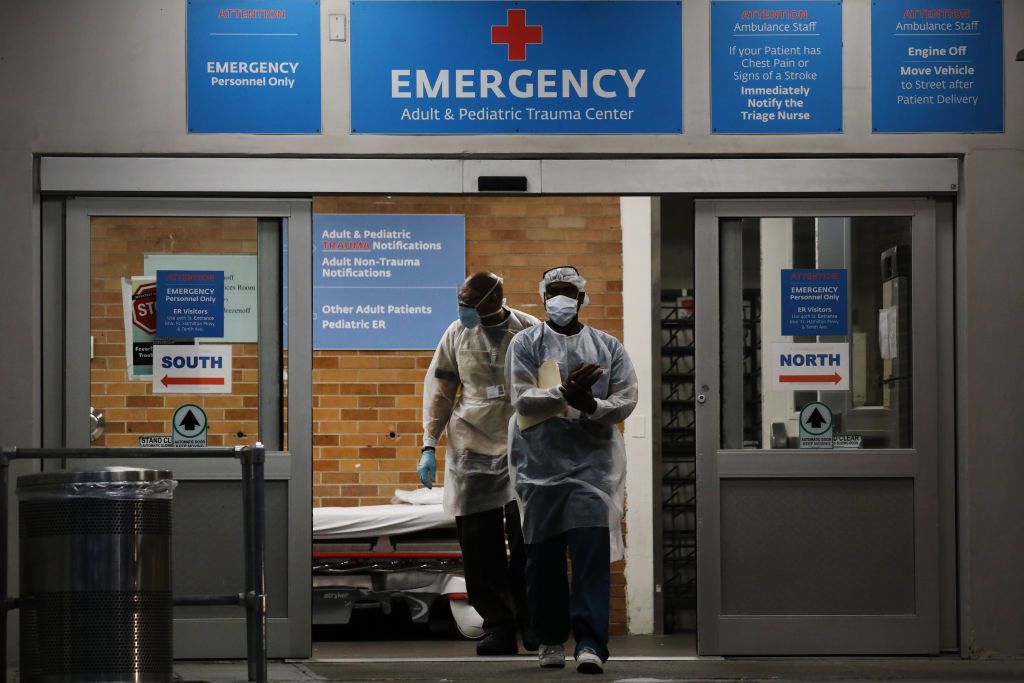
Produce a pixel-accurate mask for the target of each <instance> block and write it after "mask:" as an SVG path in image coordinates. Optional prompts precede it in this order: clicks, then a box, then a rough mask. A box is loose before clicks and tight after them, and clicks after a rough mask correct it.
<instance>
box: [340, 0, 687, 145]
mask: <svg viewBox="0 0 1024 683" xmlns="http://www.w3.org/2000/svg"><path fill="white" fill-rule="evenodd" d="M351 11H352V76H351V102H352V132H353V133H357V134H360V133H384V134H442V135H443V134H463V135H465V134H468V135H479V134H495V133H501V134H516V133H545V134H605V133H681V132H682V127H683V109H682V102H683V74H682V63H683V60H682V4H681V2H679V0H627V1H622V0H608V1H596V2H595V1H592V0H562V1H554V2H552V1H545V0H536V1H533V0H529V1H520V2H512V3H509V2H493V1H490V0H464V1H462V2H436V1H432V0H424V1H421V2H402V1H394V0H353V1H352V3H351Z"/></svg>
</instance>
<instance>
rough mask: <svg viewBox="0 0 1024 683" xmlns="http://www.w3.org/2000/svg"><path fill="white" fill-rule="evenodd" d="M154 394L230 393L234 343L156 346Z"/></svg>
mask: <svg viewBox="0 0 1024 683" xmlns="http://www.w3.org/2000/svg"><path fill="white" fill-rule="evenodd" d="M153 393H154V394H230V393H231V346H230V345H228V344H197V345H196V346H168V345H163V344H158V345H155V346H154V347H153Z"/></svg>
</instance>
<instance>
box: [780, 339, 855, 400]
mask: <svg viewBox="0 0 1024 683" xmlns="http://www.w3.org/2000/svg"><path fill="white" fill-rule="evenodd" d="M849 388H850V345H849V344H772V389H774V390H776V391H809V390H818V391H845V390H847V389H849Z"/></svg>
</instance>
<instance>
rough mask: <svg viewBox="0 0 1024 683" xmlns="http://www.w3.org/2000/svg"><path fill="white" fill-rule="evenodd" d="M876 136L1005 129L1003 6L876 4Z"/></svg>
mask: <svg viewBox="0 0 1024 683" xmlns="http://www.w3.org/2000/svg"><path fill="white" fill-rule="evenodd" d="M871 125H872V130H873V131H874V132H876V133H944V132H948V133H983V132H1001V131H1002V130H1003V126H1004V121H1003V3H1002V0H928V2H927V3H918V2H906V1H905V0H875V1H874V2H872V3H871Z"/></svg>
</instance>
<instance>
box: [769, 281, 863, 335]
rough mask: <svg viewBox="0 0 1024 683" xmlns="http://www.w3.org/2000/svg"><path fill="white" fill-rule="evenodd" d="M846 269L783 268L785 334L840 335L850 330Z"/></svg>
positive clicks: (783, 328) (783, 330) (783, 321)
mask: <svg viewBox="0 0 1024 683" xmlns="http://www.w3.org/2000/svg"><path fill="white" fill-rule="evenodd" d="M848 301H849V294H848V292H847V286H846V269H845V268H789V269H784V270H782V334H783V335H794V336H797V335H804V336H817V337H840V336H843V335H845V334H847V332H848V330H849V323H848V321H849V303H848Z"/></svg>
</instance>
